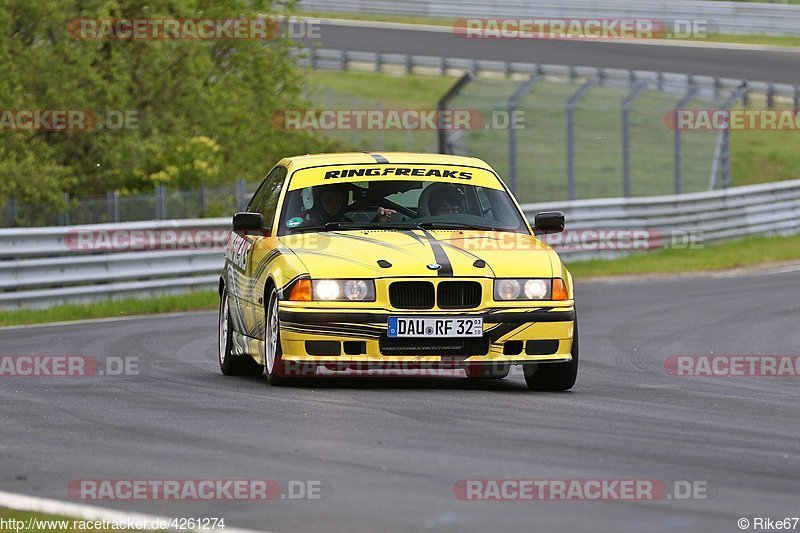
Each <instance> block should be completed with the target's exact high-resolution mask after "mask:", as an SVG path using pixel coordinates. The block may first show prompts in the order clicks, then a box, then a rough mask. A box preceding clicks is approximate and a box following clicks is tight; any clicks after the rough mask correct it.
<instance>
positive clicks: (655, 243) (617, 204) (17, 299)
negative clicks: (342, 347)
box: [0, 180, 800, 309]
mask: <svg viewBox="0 0 800 533" xmlns="http://www.w3.org/2000/svg"><path fill="white" fill-rule="evenodd" d="M523 210H524V212H525V214H526V216H527V217H528V218H529V219H532V218H533V216H534V215H535V214H536V213H538V212H540V211H548V210H562V211H564V212H565V214H566V217H567V232H566V234H558V235H557V236H548V237H549V238H548V240H549V241H550V242H552V243H554V247H555V248H556V249H559V252H560V253H561V254H562V256H563V257H564V258H565V259H566V260H567V261H575V260H582V259H589V258H594V257H598V256H599V257H608V256H613V255H619V254H621V253H627V252H628V250H620V249H618V246H619V241H618V234H619V232H620V231H627V232H637V233H638V234H639V235H644V243H645V244H646V246H645V247H643V248H641V249H657V248H661V247H663V246H668V245H669V244H670V239H672V237H673V236H674V235H675V232H677V233H678V234H680V235H687V234H696V235H699V236H700V238H701V242H702V243H706V244H707V243H711V242H717V241H723V240H727V239H734V238H739V237H745V236H749V235H766V234H794V233H798V232H800V180H793V181H786V182H778V183H771V184H765V185H751V186H746V187H738V188H731V189H726V190H719V191H709V192H702V193H693V194H684V195H672V196H659V197H646V198H627V199H626V198H609V199H600V200H576V201H571V202H550V203H542V204H526V205H524V206H523ZM229 228H230V220H229V219H228V218H216V219H201V220H172V221H154V222H141V223H125V224H111V225H91V226H73V227H67V228H64V227H50V228H27V229H3V230H0V251H1V252H2V254H1V257H2V259H0V309H17V308H43V307H49V306H52V305H57V304H60V303H77V302H83V301H88V300H96V299H109V298H119V297H143V296H150V295H156V294H165V293H182V292H187V291H191V290H213V289H214V288H216V286H217V283H218V276H219V272H220V270H221V269H222V265H223V248H224V242H225V240H226V236H227V235H228V232H229ZM147 232H150V233H149V234H148V233H147ZM168 232H185V233H186V232H188V233H186V234H187V235H190V236H192V237H193V238H194V240H193V241H189V242H190V243H191V244H193V245H194V246H195V248H193V249H191V248H190V249H182V248H180V247H178V248H177V249H171V248H170V247H169V246H166V248H170V249H167V250H162V249H158V248H159V246H156V247H155V248H156V249H152V247H150V248H148V247H144V248H147V249H143V250H140V251H131V249H130V248H129V246H128V245H127V243H128V242H130V240H129V238H128V237H130V235H139V236H141V235H143V234H148V235H152V234H159V235H162V236H163V234H164V233H168ZM613 232H616V234H615V233H613ZM120 234H121V235H124V236H125V238H124V239H120V240H119V241H120V244H119V246H115V245H114V242H115V239H114V237H113V236H114V235H120ZM75 235H88V236H93V235H94V236H96V235H103V237H104V239H105V238H106V237H109V239H110V240H109V239H106V240H103V241H99V240H97V239H95V240H94V241H91V239H90V241H91V242H92V243H94V245H91V244H90V245H86V246H83V245H76V243H80V242H81V241H80V240H79V239H77V240H76V238H75ZM550 237H552V238H550ZM573 237H574V238H573ZM640 240H641V238H640ZM139 241H142V239H139ZM98 242H101V243H104V244H107V243H109V242H110V243H111V246H99V247H98V246H97V245H96V244H97V243H98ZM144 242H147V241H146V240H145V241H144ZM164 242H169V243H171V242H173V240H172V239H170V240H167V239H161V244H163V243H164ZM175 242H178V243H180V242H181V239H180V238H179V239H178V240H177V241H175ZM198 246H199V249H198V248H197V247H198ZM162 247H163V246H162ZM107 248H110V249H107ZM634 249H637V248H636V247H634Z"/></svg>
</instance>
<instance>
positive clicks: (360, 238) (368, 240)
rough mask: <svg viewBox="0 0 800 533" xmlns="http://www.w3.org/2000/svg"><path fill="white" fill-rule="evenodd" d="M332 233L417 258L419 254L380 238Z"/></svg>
mask: <svg viewBox="0 0 800 533" xmlns="http://www.w3.org/2000/svg"><path fill="white" fill-rule="evenodd" d="M334 234H335V235H336V236H337V237H342V238H344V239H353V240H355V241H359V242H365V243H369V244H375V245H378V246H382V247H384V248H389V249H390V250H394V251H395V252H400V253H403V254H405V255H407V256H409V257H414V258H419V255H417V254H413V253H411V252H408V251H406V250H403V249H401V248H399V247H397V246H393V245H391V244H389V243H386V242H384V241H382V240H380V239H376V238H372V237H364V236H361V235H348V234H347V233H339V232H335V233H334ZM411 235H413V236H414V239H415V240H417V241H419V242H420V243H421V242H422V241H421V240H420V239H419V237H417V236H416V235H414V234H413V233H412V234H411Z"/></svg>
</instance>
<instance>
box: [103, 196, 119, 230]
mask: <svg viewBox="0 0 800 533" xmlns="http://www.w3.org/2000/svg"><path fill="white" fill-rule="evenodd" d="M106 206H107V208H108V221H109V222H119V192H118V191H108V192H107V193H106Z"/></svg>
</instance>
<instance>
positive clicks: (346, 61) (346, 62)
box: [342, 50, 350, 70]
mask: <svg viewBox="0 0 800 533" xmlns="http://www.w3.org/2000/svg"><path fill="white" fill-rule="evenodd" d="M349 68H350V52H348V51H347V50H345V51H343V52H342V70H349Z"/></svg>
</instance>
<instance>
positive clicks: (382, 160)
mask: <svg viewBox="0 0 800 533" xmlns="http://www.w3.org/2000/svg"><path fill="white" fill-rule="evenodd" d="M368 153H369V155H371V156H372V157H374V158H375V161H377V162H378V163H388V162H389V160H388V159H386V158H385V157H383V156H382V155H381V154H373V153H372V152H368Z"/></svg>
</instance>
